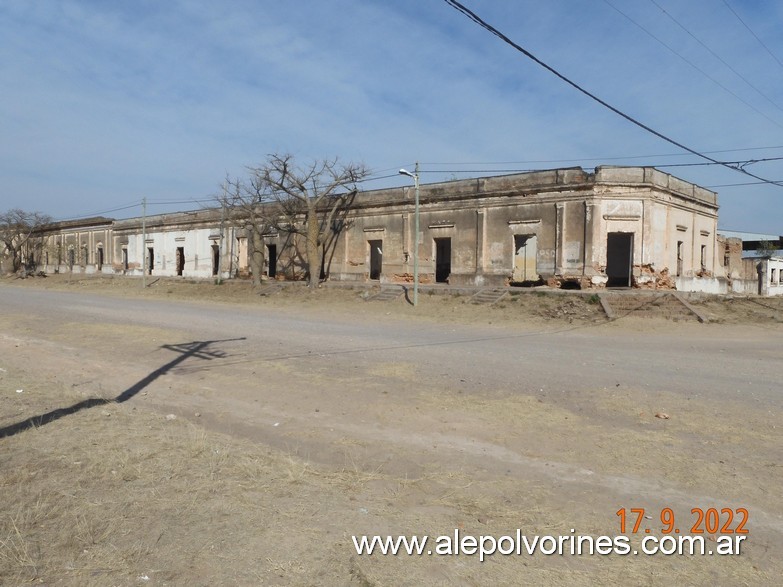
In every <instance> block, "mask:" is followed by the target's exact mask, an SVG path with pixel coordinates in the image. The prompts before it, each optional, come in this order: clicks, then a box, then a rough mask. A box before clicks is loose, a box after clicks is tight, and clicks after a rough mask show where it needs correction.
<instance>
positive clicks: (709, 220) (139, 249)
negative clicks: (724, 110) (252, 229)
mask: <svg viewBox="0 0 783 587" xmlns="http://www.w3.org/2000/svg"><path fill="white" fill-rule="evenodd" d="M414 201H415V200H414V188H413V186H412V185H411V186H405V187H397V188H388V189H379V190H372V191H364V192H359V193H358V194H357V195H356V197H355V198H354V199H353V201H352V204H351V206H350V208H349V209H347V211H346V213H345V215H344V216H343V218H342V220H341V221H340V222H339V223H334V224H335V225H334V226H333V227H332V236H333V238H331V239H330V240H329V242H328V243H327V245H326V247H325V248H324V250H323V274H324V275H325V277H326V278H328V279H333V280H342V281H354V282H356V281H361V282H363V281H376V282H379V283H404V282H408V281H411V280H412V275H413V264H414V250H413V249H414V243H415V241H416V239H415V235H414V232H413V231H414V226H415V222H414V220H415V213H416V210H415V205H414ZM717 222H718V204H717V195H716V194H715V193H714V192H712V191H709V190H706V189H704V188H701V187H699V186H696V185H694V184H692V183H689V182H686V181H683V180H681V179H678V178H676V177H674V176H672V175H669V174H667V173H663V172H661V171H659V170H657V169H655V168H651V167H610V166H603V167H598V168H596V169H595V171H594V172H593V173H590V172H587V171H585V170H583V169H581V168H568V169H555V170H549V171H536V172H529V173H519V174H513V175H502V176H493V177H482V178H475V179H466V180H456V181H447V182H441V183H432V184H423V185H421V186H420V206H419V226H420V230H419V248H418V261H419V272H420V278H421V282H422V283H436V282H443V283H449V284H451V285H475V286H507V285H535V284H543V283H547V284H549V285H552V286H557V287H579V288H603V287H643V288H663V289H678V290H682V291H705V292H711V293H724V292H726V291H730V290H729V288H728V280H727V273H726V265H725V264H724V263H723V261H725V254H724V249H723V247H724V245H723V244H721V245H720V246H719V243H718V239H717ZM298 238H299V237H298V236H297V235H295V234H290V233H284V232H283V231H269V232H268V234H265V236H264V244H265V251H264V252H265V259H266V260H265V270H264V273H265V274H266V276H267V277H269V278H275V279H296V278H301V277H303V275H302V268H301V263H298V262H297V259H299V258H300V257H299V255H300V253H299V250H300V249H299V248H298V247H299V246H301V243H300V242H299V241H298ZM43 250H44V251H45V255H46V256H45V258H43V259H42V263H43V264H44V265H45V270H46V271H47V272H54V271H59V272H64V271H75V272H84V273H94V272H102V273H121V274H128V275H140V274H141V272H142V271H145V272H146V273H147V274H151V275H157V276H183V277H193V278H208V277H212V276H217V275H218V274H220V275H221V276H222V277H224V278H228V277H237V276H242V275H246V274H247V273H248V271H249V267H248V238H247V236H246V234H245V232H244V230H243V229H241V228H239V227H237V226H231V225H230V224H229V223H225V225H224V224H223V223H222V222H221V211H220V210H219V209H215V210H201V211H195V212H182V213H175V214H163V215H156V216H147V217H145V218H143V219H142V218H131V219H126V220H111V219H106V218H96V219H91V220H86V221H73V222H64V223H57V224H54V225H52V226H51V227H49V229H48V230H47V232H46V235H45V246H44V247H43ZM777 275H778V276H779V275H780V271H779V270H778V272H777Z"/></svg>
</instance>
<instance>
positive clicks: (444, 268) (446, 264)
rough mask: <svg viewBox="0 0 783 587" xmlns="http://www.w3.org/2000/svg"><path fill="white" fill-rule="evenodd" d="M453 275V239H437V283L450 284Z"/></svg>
mask: <svg viewBox="0 0 783 587" xmlns="http://www.w3.org/2000/svg"><path fill="white" fill-rule="evenodd" d="M449 275H451V239H450V238H436V239H435V282H436V283H448V281H449Z"/></svg>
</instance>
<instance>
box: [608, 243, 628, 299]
mask: <svg viewBox="0 0 783 587" xmlns="http://www.w3.org/2000/svg"><path fill="white" fill-rule="evenodd" d="M632 267H633V233H632V232H610V233H609V234H607V235H606V276H607V277H608V278H609V280H608V282H607V284H606V285H607V287H631V275H632V274H633V273H632Z"/></svg>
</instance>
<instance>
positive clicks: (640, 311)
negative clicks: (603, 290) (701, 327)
mask: <svg viewBox="0 0 783 587" xmlns="http://www.w3.org/2000/svg"><path fill="white" fill-rule="evenodd" d="M601 299H602V302H603V305H604V308H605V309H606V306H608V311H607V312H606V313H607V316H609V318H611V319H615V318H621V317H623V316H637V317H649V318H655V317H657V318H665V319H668V320H699V321H705V319H704V317H703V316H701V315H699V314H698V313H697V312H696V311H695V310H694V309H693V308H691V307H690V306H689V305H687V304H686V303H685V302H684V301H683V300H681V299H680V298H679V297H678V296H676V295H675V294H673V293H660V292H658V293H650V294H641V293H633V294H602V295H601Z"/></svg>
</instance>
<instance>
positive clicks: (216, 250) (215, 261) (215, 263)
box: [212, 245, 220, 275]
mask: <svg viewBox="0 0 783 587" xmlns="http://www.w3.org/2000/svg"><path fill="white" fill-rule="evenodd" d="M219 272H220V245H212V275H217V274H218V273H219Z"/></svg>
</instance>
